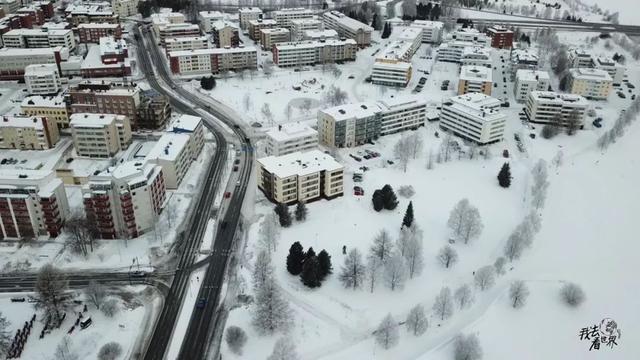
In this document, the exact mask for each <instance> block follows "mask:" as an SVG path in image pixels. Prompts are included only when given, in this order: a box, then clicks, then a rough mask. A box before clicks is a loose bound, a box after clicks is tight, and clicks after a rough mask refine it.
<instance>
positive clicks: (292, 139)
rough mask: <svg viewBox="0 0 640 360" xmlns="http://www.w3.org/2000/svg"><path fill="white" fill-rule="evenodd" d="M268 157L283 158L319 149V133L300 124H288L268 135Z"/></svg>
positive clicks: (269, 131) (271, 130)
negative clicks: (283, 156) (282, 156)
mask: <svg viewBox="0 0 640 360" xmlns="http://www.w3.org/2000/svg"><path fill="white" fill-rule="evenodd" d="M265 135H266V140H267V141H266V147H265V151H266V153H267V155H273V156H281V155H287V154H291V153H294V152H305V151H309V150H313V149H317V148H318V132H317V131H315V130H313V129H312V128H311V127H309V126H307V125H303V124H299V123H286V124H282V125H278V126H277V127H275V128H273V129H270V130H268V131H267V132H266V133H265Z"/></svg>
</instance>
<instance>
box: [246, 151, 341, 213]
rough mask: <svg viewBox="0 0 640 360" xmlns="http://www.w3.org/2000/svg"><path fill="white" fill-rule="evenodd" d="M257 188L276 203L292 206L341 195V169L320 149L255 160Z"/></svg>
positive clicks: (338, 164) (339, 165)
mask: <svg viewBox="0 0 640 360" xmlns="http://www.w3.org/2000/svg"><path fill="white" fill-rule="evenodd" d="M256 166H257V168H258V169H257V170H258V171H257V174H258V176H257V178H258V188H259V189H260V190H261V191H262V192H263V193H264V194H265V196H266V197H267V198H268V199H269V200H271V201H273V202H276V203H282V204H287V205H289V204H295V203H297V202H305V203H308V202H311V201H315V200H318V199H321V198H324V199H334V198H336V197H338V196H342V195H343V194H344V185H343V181H344V167H343V166H342V165H341V164H340V163H338V162H337V161H336V160H335V159H334V158H332V157H331V156H330V155H328V154H325V153H323V152H322V151H320V150H310V151H307V152H294V153H291V154H287V155H282V156H267V157H264V158H261V159H258V160H256Z"/></svg>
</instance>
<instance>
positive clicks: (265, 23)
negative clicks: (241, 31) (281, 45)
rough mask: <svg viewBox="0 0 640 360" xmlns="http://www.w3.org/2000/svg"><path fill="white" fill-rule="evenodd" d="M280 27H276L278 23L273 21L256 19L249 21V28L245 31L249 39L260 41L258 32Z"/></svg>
mask: <svg viewBox="0 0 640 360" xmlns="http://www.w3.org/2000/svg"><path fill="white" fill-rule="evenodd" d="M277 27H282V26H279V25H278V22H277V21H275V20H273V19H258V20H251V21H249V27H248V28H247V31H248V33H249V38H250V39H251V40H254V41H260V30H262V29H274V28H277Z"/></svg>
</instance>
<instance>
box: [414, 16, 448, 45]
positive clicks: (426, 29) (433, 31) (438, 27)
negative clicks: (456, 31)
mask: <svg viewBox="0 0 640 360" xmlns="http://www.w3.org/2000/svg"><path fill="white" fill-rule="evenodd" d="M411 27H416V28H420V29H422V42H423V43H430V44H438V43H440V42H441V41H442V28H443V27H444V23H442V22H440V21H428V20H414V21H413V22H412V23H411Z"/></svg>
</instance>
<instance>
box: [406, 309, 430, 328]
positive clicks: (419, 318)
mask: <svg viewBox="0 0 640 360" xmlns="http://www.w3.org/2000/svg"><path fill="white" fill-rule="evenodd" d="M405 326H406V327H407V331H409V332H410V333H412V334H413V335H415V336H419V335H422V334H424V333H425V331H427V328H428V327H429V322H428V321H427V316H426V315H425V313H424V306H422V305H420V304H418V305H416V306H414V307H412V308H411V310H409V314H408V315H407V320H406V321H405Z"/></svg>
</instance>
